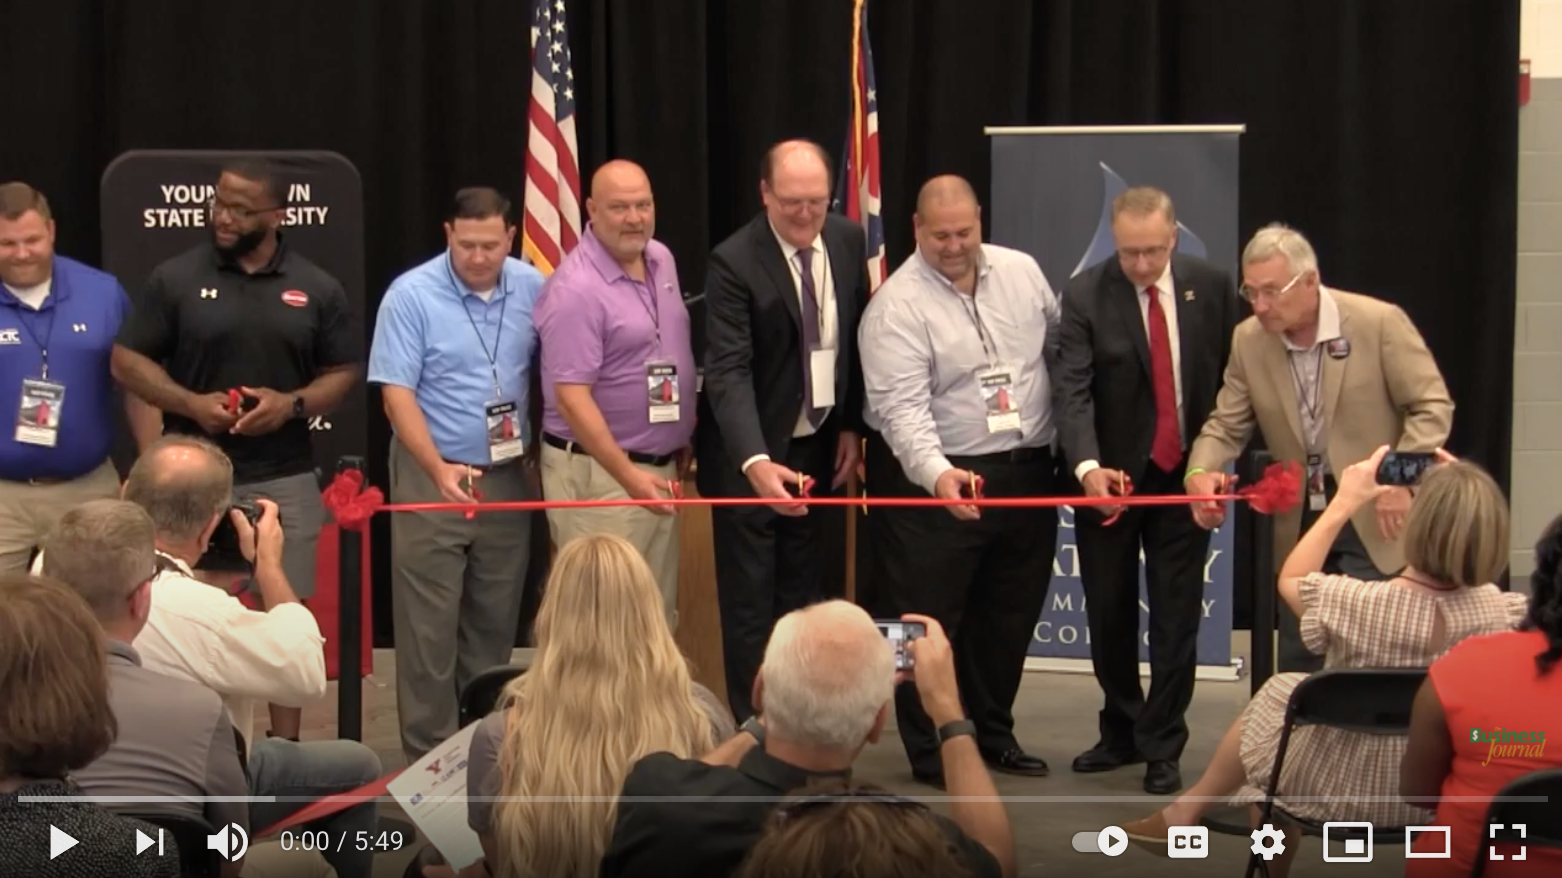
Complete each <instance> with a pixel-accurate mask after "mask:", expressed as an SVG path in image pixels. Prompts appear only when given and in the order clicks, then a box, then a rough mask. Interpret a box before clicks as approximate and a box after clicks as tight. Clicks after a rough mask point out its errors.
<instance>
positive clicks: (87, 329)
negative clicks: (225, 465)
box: [0, 183, 161, 573]
mask: <svg viewBox="0 0 1562 878" xmlns="http://www.w3.org/2000/svg"><path fill="white" fill-rule="evenodd" d="M129 310H130V299H129V297H127V296H126V295H125V290H124V287H122V286H120V284H119V281H117V280H115V279H114V276H113V275H111V274H107V273H106V272H102V271H98V270H97V269H95V268H90V267H88V266H86V265H83V264H81V263H80V262H77V261H75V260H74V259H66V258H65V257H63V256H58V255H56V254H55V252H54V219H53V216H52V215H51V214H50V211H49V202H48V200H47V199H45V198H44V197H43V193H41V192H39V191H38V190H36V189H34V188H32V187H31V186H29V185H27V184H26V183H6V184H4V185H0V412H4V415H3V416H4V417H8V418H11V419H12V421H11V423H10V424H9V425H7V426H6V427H5V428H4V429H3V430H0V573H6V572H15V573H25V572H26V571H27V567H28V563H29V562H30V560H31V557H32V553H33V549H34V548H35V547H36V546H37V545H38V544H39V542H40V541H41V540H42V539H43V536H44V534H46V533H48V532H49V530H50V529H51V528H53V527H54V524H55V522H57V521H59V519H60V516H62V515H64V514H65V513H66V511H68V510H69V509H71V508H72V507H74V506H77V505H79V504H81V503H85V502H87V501H88V500H96V499H100V498H104V497H113V496H115V495H116V494H117V493H118V492H119V474H118V473H117V472H115V470H114V464H113V463H112V462H111V461H110V460H109V450H110V446H112V445H113V442H114V435H115V433H116V432H117V430H118V427H119V417H118V412H117V409H116V407H115V405H114V379H113V377H112V376H111V375H110V374H109V353H110V351H112V350H113V347H114V337H115V335H117V334H118V332H119V325H120V322H121V321H122V320H123V319H124V317H125V314H126V313H128V312H129ZM126 399H127V405H128V407H129V411H128V414H129V415H130V417H131V427H132V429H133V430H134V431H135V432H136V433H137V435H138V436H139V435H140V434H141V432H142V431H150V435H151V436H152V437H155V436H156V435H157V432H158V431H159V430H160V429H161V427H160V423H159V418H158V415H157V412H156V410H154V409H151V408H150V407H149V406H147V405H145V404H144V403H141V401H140V400H139V399H137V398H136V397H133V396H129V395H127V397H126Z"/></svg>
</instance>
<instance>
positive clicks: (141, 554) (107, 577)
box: [43, 500, 157, 643]
mask: <svg viewBox="0 0 1562 878" xmlns="http://www.w3.org/2000/svg"><path fill="white" fill-rule="evenodd" d="M156 539H157V533H156V528H155V527H154V526H153V524H152V519H151V517H150V516H149V515H147V513H146V510H144V509H142V508H141V507H140V506H137V505H136V504H134V503H131V502H129V501H128V500H92V501H89V502H87V503H83V504H82V505H80V506H77V507H76V508H74V509H72V510H70V511H69V512H66V513H65V514H64V515H63V516H61V517H60V520H59V521H58V522H57V523H56V524H55V525H54V529H53V530H51V531H50V532H49V534H48V535H47V536H45V537H44V540H43V574H44V575H45V576H47V577H49V578H51V579H55V580H58V581H59V582H62V583H64V584H65V585H67V586H69V587H70V588H71V589H72V590H73V591H75V592H76V593H77V594H79V595H81V596H82V598H83V599H84V600H86V602H87V606H88V607H91V608H92V612H93V614H94V615H95V616H97V617H98V622H99V624H101V625H102V626H103V630H104V631H105V632H106V633H107V634H108V635H109V637H110V638H111V639H114V640H118V641H120V642H122V643H130V642H131V641H133V640H135V639H136V635H137V634H140V633H141V629H142V628H144V627H146V618H147V613H148V612H149V611H150V610H151V607H152V594H151V589H150V588H148V584H149V583H150V582H151V581H152V580H153V579H154V578H156V576H157V549H156Z"/></svg>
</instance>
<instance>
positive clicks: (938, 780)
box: [911, 769, 946, 791]
mask: <svg viewBox="0 0 1562 878" xmlns="http://www.w3.org/2000/svg"><path fill="white" fill-rule="evenodd" d="M911 779H912V780H914V781H916V782H917V783H919V784H924V785H926V786H930V787H932V788H933V789H935V790H940V791H942V790H945V789H946V787H945V786H944V773H943V772H942V771H925V772H924V771H917V770H916V769H912V771H911Z"/></svg>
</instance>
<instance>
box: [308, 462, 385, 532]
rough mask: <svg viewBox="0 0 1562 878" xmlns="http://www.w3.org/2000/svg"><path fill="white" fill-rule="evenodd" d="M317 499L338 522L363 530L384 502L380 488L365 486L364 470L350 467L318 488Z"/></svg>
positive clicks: (347, 526) (346, 526)
mask: <svg viewBox="0 0 1562 878" xmlns="http://www.w3.org/2000/svg"><path fill="white" fill-rule="evenodd" d="M320 503H321V504H322V505H323V506H325V508H326V511H327V512H329V513H331V517H332V518H333V519H335V520H336V523H337V524H338V525H340V526H341V527H345V528H347V529H348V530H356V531H362V530H363V529H364V528H366V527H368V526H369V519H370V518H373V517H374V513H375V512H377V511H379V508H380V507H381V506H384V505H385V495H384V494H383V493H381V492H380V489H379V488H368V489H365V488H364V487H363V471H362V470H355V469H349V470H343V471H342V472H339V473H337V474H336V478H335V479H333V480H331V484H330V485H329V486H328V487H327V488H326V489H325V490H324V491H321V492H320Z"/></svg>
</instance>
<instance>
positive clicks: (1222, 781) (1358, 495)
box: [1123, 446, 1528, 878]
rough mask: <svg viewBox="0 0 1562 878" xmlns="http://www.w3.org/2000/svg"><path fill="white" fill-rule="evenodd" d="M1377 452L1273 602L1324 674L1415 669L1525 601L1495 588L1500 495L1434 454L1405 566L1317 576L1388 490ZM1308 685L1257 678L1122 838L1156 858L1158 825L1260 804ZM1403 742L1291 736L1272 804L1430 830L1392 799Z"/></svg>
mask: <svg viewBox="0 0 1562 878" xmlns="http://www.w3.org/2000/svg"><path fill="white" fill-rule="evenodd" d="M1387 453H1388V448H1387V446H1385V447H1383V448H1380V449H1378V451H1377V452H1376V453H1375V454H1373V455H1372V457H1371V458H1370V459H1368V460H1364V461H1362V462H1360V463H1357V464H1354V465H1352V466H1350V467H1347V468H1346V470H1345V472H1344V473H1343V474H1341V476H1340V481H1339V491H1338V492H1337V494H1336V495H1335V497H1334V500H1333V501H1331V502H1330V503H1329V506H1328V508H1327V509H1325V510H1324V512H1323V514H1322V515H1321V516H1319V518H1318V521H1317V522H1316V523H1315V524H1314V525H1313V526H1312V528H1311V529H1310V530H1309V531H1307V533H1306V534H1303V536H1302V539H1301V541H1300V542H1298V543H1297V544H1296V548H1295V549H1293V550H1292V551H1291V554H1290V556H1288V557H1287V558H1286V561H1285V566H1284V567H1282V568H1281V570H1280V579H1279V590H1280V599H1281V600H1283V601H1285V603H1286V604H1287V605H1288V606H1290V607H1291V609H1292V610H1293V611H1294V612H1295V613H1296V615H1297V617H1298V618H1299V619H1300V620H1301V635H1302V642H1303V643H1304V644H1305V645H1306V646H1307V648H1308V649H1310V650H1312V651H1313V652H1314V653H1318V654H1322V655H1323V656H1324V667H1325V668H1424V667H1427V666H1428V665H1430V664H1431V663H1432V662H1433V660H1435V659H1436V658H1438V657H1439V656H1441V655H1443V654H1444V653H1446V652H1447V651H1448V650H1449V649H1451V648H1452V647H1453V646H1454V645H1455V644H1457V643H1459V642H1460V641H1462V640H1465V639H1466V638H1469V637H1474V636H1477V635H1482V634H1493V633H1496V632H1500V631H1507V630H1511V629H1513V628H1514V627H1515V626H1517V625H1518V624H1519V623H1520V622H1521V621H1523V619H1524V617H1525V613H1526V610H1527V605H1528V604H1527V598H1526V597H1525V596H1524V595H1522V594H1514V593H1507V592H1503V591H1501V590H1500V589H1498V588H1497V586H1495V585H1493V584H1492V581H1493V580H1495V579H1496V578H1497V577H1498V576H1500V575H1501V574H1502V571H1503V570H1504V568H1506V567H1507V563H1508V502H1507V500H1506V499H1505V498H1504V497H1503V495H1502V489H1501V488H1499V487H1498V486H1497V483H1496V482H1494V481H1493V480H1492V477H1491V476H1490V475H1488V474H1487V473H1486V471H1485V470H1483V469H1481V468H1480V467H1479V466H1476V465H1475V464H1473V463H1468V462H1465V461H1456V460H1454V459H1453V458H1452V457H1450V456H1448V455H1447V454H1446V453H1443V452H1439V458H1440V460H1441V461H1442V463H1441V464H1439V465H1438V466H1437V467H1435V468H1434V469H1433V470H1431V471H1430V472H1429V473H1427V474H1426V476H1424V477H1423V478H1422V479H1421V482H1420V484H1419V485H1418V486H1417V487H1416V488H1414V489H1413V491H1414V502H1413V504H1412V505H1411V508H1410V517H1409V519H1408V521H1407V522H1406V524H1405V530H1404V533H1403V535H1402V537H1401V538H1402V539H1403V540H1404V548H1405V559H1406V561H1407V562H1408V566H1406V567H1405V569H1404V570H1401V571H1400V572H1399V574H1398V575H1396V576H1394V577H1392V578H1390V579H1387V580H1383V581H1380V582H1364V581H1362V580H1359V579H1354V578H1352V577H1349V576H1337V575H1329V574H1323V573H1319V572H1317V571H1318V570H1320V569H1322V567H1323V565H1324V560H1325V558H1326V556H1327V555H1328V553H1329V547H1330V546H1332V545H1334V539H1335V537H1336V536H1338V535H1339V532H1340V530H1341V528H1343V527H1344V526H1345V523H1346V522H1348V521H1350V518H1351V516H1352V515H1353V514H1354V513H1355V512H1356V511H1357V510H1358V509H1360V508H1361V507H1363V506H1365V505H1366V504H1368V503H1371V502H1372V501H1373V500H1374V499H1376V498H1377V497H1378V496H1380V495H1382V494H1383V493H1384V491H1386V490H1388V489H1387V488H1386V487H1385V486H1382V485H1379V484H1378V483H1377V471H1378V465H1379V464H1380V463H1381V462H1382V460H1383V456H1384V455H1385V454H1387ZM1306 676H1307V675H1306V674H1299V673H1288V674H1279V675H1276V676H1274V677H1272V678H1270V679H1269V680H1268V681H1267V682H1265V683H1264V685H1263V687H1262V688H1261V689H1259V691H1258V692H1257V694H1255V695H1254V696H1253V700H1252V701H1250V702H1249V703H1248V706H1247V708H1246V709H1245V710H1244V711H1243V712H1242V715H1241V716H1240V717H1238V719H1237V721H1236V723H1235V724H1234V725H1232V727H1231V729H1230V731H1228V732H1227V733H1226V736H1225V738H1224V739H1222V740H1221V742H1220V745H1219V746H1218V747H1217V748H1216V749H1215V755H1214V758H1213V759H1211V760H1210V765H1209V768H1207V769H1205V771H1204V775H1203V776H1202V777H1200V778H1199V781H1198V783H1196V784H1194V785H1193V787H1192V788H1191V789H1189V790H1188V791H1187V792H1186V793H1184V794H1183V795H1182V796H1180V797H1178V799H1177V800H1176V801H1174V802H1172V803H1171V804H1170V805H1169V806H1167V807H1166V808H1165V809H1164V810H1162V811H1158V812H1156V813H1155V814H1152V815H1150V816H1149V817H1147V818H1145V819H1143V820H1138V821H1135V822H1134V823H1130V824H1128V825H1127V826H1124V827H1123V829H1124V831H1125V832H1126V833H1127V835H1128V837H1129V838H1130V839H1132V840H1133V841H1135V842H1137V843H1139V844H1140V845H1143V846H1146V847H1149V848H1151V849H1152V850H1156V851H1162V852H1163V851H1165V850H1166V835H1167V828H1168V827H1169V826H1194V825H1197V824H1198V823H1199V821H1200V820H1201V819H1202V818H1203V816H1204V814H1205V812H1206V811H1208V809H1209V808H1211V807H1213V806H1214V805H1216V804H1219V800H1220V799H1221V798H1223V797H1226V796H1232V795H1233V794H1235V797H1234V798H1233V800H1232V801H1233V802H1234V803H1240V804H1251V803H1255V802H1259V801H1262V799H1263V789H1264V788H1265V787H1266V786H1267V785H1268V783H1269V775H1270V773H1271V771H1272V770H1273V768H1274V759H1275V753H1276V751H1277V749H1278V747H1279V741H1280V732H1281V726H1282V725H1284V722H1285V709H1286V704H1287V703H1288V702H1289V701H1290V698H1291V693H1292V692H1293V691H1294V690H1295V689H1296V686H1297V684H1298V683H1300V682H1301V681H1302V680H1303V679H1305V678H1306ZM1405 746H1406V738H1404V737H1390V736H1374V735H1363V734H1359V733H1356V732H1350V731H1346V730H1343V729H1332V728H1321V727H1307V728H1303V729H1299V730H1297V731H1296V732H1295V733H1293V734H1292V736H1291V740H1290V743H1289V745H1288V747H1287V749H1286V756H1285V768H1284V770H1283V771H1282V773H1281V776H1280V784H1279V787H1278V790H1277V794H1276V798H1277V799H1278V800H1279V803H1280V805H1281V806H1282V807H1283V808H1284V810H1285V811H1286V812H1287V813H1290V814H1293V815H1295V816H1297V817H1299V818H1302V819H1306V820H1314V821H1317V822H1324V821H1329V820H1343V821H1369V822H1371V823H1373V824H1375V825H1378V826H1404V825H1407V824H1424V823H1427V822H1428V820H1429V819H1430V817H1431V815H1430V813H1429V812H1427V811H1425V810H1422V809H1420V808H1417V807H1414V806H1411V805H1408V804H1405V803H1404V802H1402V801H1400V800H1399V766H1400V761H1401V760H1402V759H1403V757H1404V755H1405ZM1288 799H1289V800H1288ZM1254 812H1255V814H1256V813H1257V809H1256V808H1255V809H1254ZM1276 828H1277V829H1280V830H1282V831H1285V830H1287V827H1285V826H1281V825H1278V824H1277V826H1276ZM1295 838H1296V836H1295V834H1294V831H1287V832H1286V839H1285V852H1284V853H1282V854H1280V856H1279V857H1278V859H1276V860H1274V861H1272V862H1271V863H1270V864H1269V874H1270V875H1271V876H1274V878H1284V876H1285V875H1286V874H1287V872H1288V870H1289V868H1290V863H1291V860H1292V859H1293V858H1294V857H1295V856H1296V851H1297V849H1298V847H1299V846H1298V845H1297V844H1295V843H1294V842H1295Z"/></svg>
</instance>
